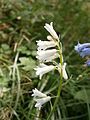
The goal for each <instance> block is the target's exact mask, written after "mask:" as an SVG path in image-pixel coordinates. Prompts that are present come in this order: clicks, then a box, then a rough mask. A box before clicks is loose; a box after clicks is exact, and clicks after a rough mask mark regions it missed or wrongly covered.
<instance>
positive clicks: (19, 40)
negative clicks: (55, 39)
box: [0, 0, 90, 120]
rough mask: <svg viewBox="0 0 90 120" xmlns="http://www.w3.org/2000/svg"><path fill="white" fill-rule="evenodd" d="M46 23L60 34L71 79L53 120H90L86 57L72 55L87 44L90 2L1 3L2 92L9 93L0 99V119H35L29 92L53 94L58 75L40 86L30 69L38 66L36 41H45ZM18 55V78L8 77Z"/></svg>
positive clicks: (4, 0) (24, 0) (35, 0)
mask: <svg viewBox="0 0 90 120" xmlns="http://www.w3.org/2000/svg"><path fill="white" fill-rule="evenodd" d="M50 22H53V23H54V28H55V30H56V31H57V33H58V34H60V35H61V42H62V44H63V55H64V59H65V61H66V62H67V72H68V75H69V80H67V82H66V81H65V84H64V83H63V89H62V93H61V98H60V102H59V103H58V105H57V108H56V111H55V112H54V113H53V117H52V120H90V106H89V104H90V68H89V67H86V66H85V64H84V62H85V61H86V59H88V58H83V59H82V58H81V57H80V56H79V55H78V54H77V53H76V52H75V50H74V46H75V45H77V43H78V41H79V42H80V43H85V42H90V1H89V0H0V87H1V88H3V87H6V88H8V89H9V90H8V91H7V92H4V94H3V96H2V97H0V120H35V118H36V108H34V102H33V99H32V97H31V93H32V92H31V90H32V88H35V87H37V88H40V89H42V90H44V91H48V90H50V92H51V93H52V94H54V95H56V92H57V80H58V79H59V75H58V73H57V72H51V73H49V74H46V75H45V76H44V77H43V78H42V80H41V81H40V80H39V78H38V77H37V76H36V75H35V71H34V69H33V68H35V67H36V65H38V61H37V59H36V48H37V46H36V41H37V40H39V39H41V40H46V36H47V35H48V33H47V32H46V31H45V29H44V27H43V26H44V25H45V23H50ZM17 53H19V57H18V60H17V63H18V66H19V77H18V75H17V74H16V73H15V76H13V74H12V73H11V74H10V72H11V69H10V66H11V65H13V63H14V59H15V57H16V54H17ZM41 86H42V87H41ZM52 102H53V101H52ZM48 106H49V105H48V104H47V105H45V106H44V107H43V108H42V110H41V112H40V119H41V120H46V118H47V116H48V115H49V111H50V108H49V107H48Z"/></svg>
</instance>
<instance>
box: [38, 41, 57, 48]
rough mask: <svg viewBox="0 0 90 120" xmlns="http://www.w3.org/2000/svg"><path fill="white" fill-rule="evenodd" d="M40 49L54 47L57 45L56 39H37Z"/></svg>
mask: <svg viewBox="0 0 90 120" xmlns="http://www.w3.org/2000/svg"><path fill="white" fill-rule="evenodd" d="M36 42H37V46H38V50H46V49H47V48H52V47H55V46H56V43H55V42H54V41H41V40H39V41H36Z"/></svg>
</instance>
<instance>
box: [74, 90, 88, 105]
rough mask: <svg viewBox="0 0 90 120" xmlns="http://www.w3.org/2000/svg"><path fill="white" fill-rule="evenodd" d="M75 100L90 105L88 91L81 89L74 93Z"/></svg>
mask: <svg viewBox="0 0 90 120" xmlns="http://www.w3.org/2000/svg"><path fill="white" fill-rule="evenodd" d="M75 99H78V100H83V101H84V102H86V103H90V89H82V90H80V91H79V92H77V93H76V95H75Z"/></svg>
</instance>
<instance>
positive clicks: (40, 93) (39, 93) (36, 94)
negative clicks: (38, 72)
mask: <svg viewBox="0 0 90 120" xmlns="http://www.w3.org/2000/svg"><path fill="white" fill-rule="evenodd" d="M32 91H33V94H32V96H34V97H36V96H38V97H46V96H47V95H45V94H44V93H42V92H40V91H39V90H37V89H36V88H35V89H33V90H32Z"/></svg>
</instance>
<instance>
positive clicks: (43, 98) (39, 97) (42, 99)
mask: <svg viewBox="0 0 90 120" xmlns="http://www.w3.org/2000/svg"><path fill="white" fill-rule="evenodd" d="M32 91H33V94H32V96H34V100H35V101H36V102H37V103H36V104H35V107H37V108H39V110H40V109H41V107H42V105H43V104H44V103H46V102H48V101H50V99H51V97H50V96H47V95H46V94H44V93H42V92H40V91H39V90H37V89H36V88H35V89H33V90H32Z"/></svg>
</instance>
